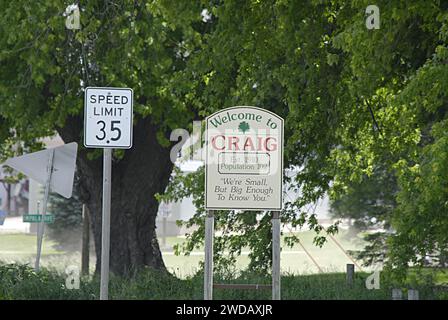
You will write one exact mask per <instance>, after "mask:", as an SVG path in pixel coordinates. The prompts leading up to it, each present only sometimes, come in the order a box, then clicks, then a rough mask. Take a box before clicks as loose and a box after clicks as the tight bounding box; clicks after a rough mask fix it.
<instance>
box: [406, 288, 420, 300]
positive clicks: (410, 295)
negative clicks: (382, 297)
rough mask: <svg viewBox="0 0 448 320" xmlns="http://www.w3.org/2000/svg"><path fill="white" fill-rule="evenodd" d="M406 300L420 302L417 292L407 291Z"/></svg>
mask: <svg viewBox="0 0 448 320" xmlns="http://www.w3.org/2000/svg"><path fill="white" fill-rule="evenodd" d="M408 300H420V299H419V296H418V290H414V289H409V290H408Z"/></svg>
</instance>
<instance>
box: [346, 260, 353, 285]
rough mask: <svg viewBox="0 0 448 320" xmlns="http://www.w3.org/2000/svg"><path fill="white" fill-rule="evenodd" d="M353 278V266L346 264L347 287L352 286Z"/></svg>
mask: <svg viewBox="0 0 448 320" xmlns="http://www.w3.org/2000/svg"><path fill="white" fill-rule="evenodd" d="M354 278H355V265H354V264H352V263H347V285H348V286H350V287H352V286H353V279H354Z"/></svg>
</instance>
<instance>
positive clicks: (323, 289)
mask: <svg viewBox="0 0 448 320" xmlns="http://www.w3.org/2000/svg"><path fill="white" fill-rule="evenodd" d="M367 276H368V274H366V273H357V274H356V277H355V283H354V285H353V286H352V287H349V286H347V284H346V280H345V274H343V273H329V274H314V275H288V274H285V275H283V276H282V287H281V290H282V299H284V300H296V299H300V300H329V299H332V300H389V299H390V297H391V288H392V287H391V286H390V285H389V284H388V283H387V281H384V280H383V279H382V280H381V289H379V290H367V289H366V288H365V285H364V283H365V279H366V277H367ZM216 282H218V283H222V282H223V281H222V280H220V279H216ZM231 282H232V283H253V284H254V283H258V284H263V283H264V284H268V283H270V278H269V277H263V276H255V275H244V276H240V277H239V278H236V279H234V280H232V281H231ZM227 283H229V282H227ZM202 288H203V282H202V274H201V273H197V274H196V275H194V276H192V277H188V278H187V279H178V278H176V277H174V276H172V275H169V274H166V273H161V272H158V271H154V270H151V269H149V268H148V269H145V270H142V271H141V272H139V273H137V274H135V275H134V276H133V277H130V278H121V277H116V276H111V278H110V285H109V296H110V299H113V300H118V299H119V300H128V299H138V300H147V299H148V300H159V299H173V300H176V299H185V300H191V299H192V300H201V299H202V297H203V291H202ZM413 288H417V289H418V290H419V293H420V299H422V300H424V299H448V294H447V292H446V291H443V290H434V288H433V287H431V286H430V285H427V284H424V283H422V284H420V285H419V286H418V287H415V286H413ZM406 289H407V288H406V287H405V288H404V291H406ZM98 293H99V279H98V278H97V277H93V278H92V279H87V278H82V279H81V285H80V288H79V289H74V290H68V289H66V288H65V275H63V274H60V273H57V272H55V271H50V270H47V269H43V270H42V271H41V272H39V273H35V272H34V271H33V269H32V268H30V267H28V266H24V265H3V266H0V299H14V300H16V299H19V300H22V299H27V300H30V299H33V300H34V299H48V300H54V299H58V300H60V299H75V300H79V299H81V300H92V299H98ZM404 293H405V292H404ZM270 298H271V293H270V290H258V291H255V290H231V289H215V291H214V299H223V300H244V299H257V300H258V299H270Z"/></svg>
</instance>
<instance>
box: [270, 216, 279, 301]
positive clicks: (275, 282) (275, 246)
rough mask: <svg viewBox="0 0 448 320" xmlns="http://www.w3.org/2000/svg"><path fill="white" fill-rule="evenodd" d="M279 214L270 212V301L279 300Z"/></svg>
mask: <svg viewBox="0 0 448 320" xmlns="http://www.w3.org/2000/svg"><path fill="white" fill-rule="evenodd" d="M280 292H281V290H280V212H278V211H274V212H272V300H280V298H281V297H280Z"/></svg>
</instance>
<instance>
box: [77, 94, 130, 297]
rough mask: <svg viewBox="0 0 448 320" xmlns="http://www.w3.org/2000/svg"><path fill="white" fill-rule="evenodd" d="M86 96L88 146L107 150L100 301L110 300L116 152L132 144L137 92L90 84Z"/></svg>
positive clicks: (85, 137) (85, 110) (85, 118)
mask: <svg viewBox="0 0 448 320" xmlns="http://www.w3.org/2000/svg"><path fill="white" fill-rule="evenodd" d="M84 99H85V100H84V146H85V147H87V148H103V150H104V154H103V210H102V211H103V212H102V227H101V283H100V300H108V299H109V256H110V209H111V187H112V151H113V149H130V148H131V147H132V120H133V119H132V118H133V99H134V92H133V91H132V89H129V88H102V87H88V88H86V90H85V96H84Z"/></svg>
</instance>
